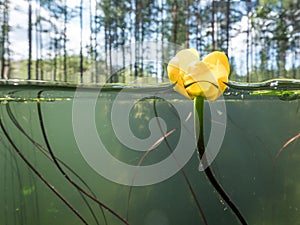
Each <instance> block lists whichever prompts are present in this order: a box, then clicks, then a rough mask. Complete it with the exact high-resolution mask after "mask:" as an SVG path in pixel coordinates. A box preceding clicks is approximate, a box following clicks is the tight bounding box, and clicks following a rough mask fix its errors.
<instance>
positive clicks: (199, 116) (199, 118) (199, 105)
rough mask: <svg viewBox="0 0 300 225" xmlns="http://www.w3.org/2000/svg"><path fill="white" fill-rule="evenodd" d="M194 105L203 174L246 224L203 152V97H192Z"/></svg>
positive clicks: (198, 149) (244, 223)
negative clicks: (203, 167)
mask: <svg viewBox="0 0 300 225" xmlns="http://www.w3.org/2000/svg"><path fill="white" fill-rule="evenodd" d="M194 107H195V117H196V118H195V132H196V135H197V136H196V137H197V139H198V140H197V151H198V154H199V160H200V163H202V165H204V166H205V167H206V168H205V169H204V172H205V175H206V176H207V178H208V180H209V182H210V183H211V184H212V186H213V187H214V188H215V190H216V191H217V192H218V193H219V195H220V196H221V197H222V198H223V200H224V201H225V202H226V203H227V205H228V206H229V207H230V209H231V210H232V212H233V213H234V214H235V215H236V217H237V219H238V220H239V221H240V223H241V224H243V225H247V224H248V223H247V221H246V220H245V218H244V217H243V215H242V213H241V212H240V211H239V209H238V208H237V206H236V205H235V203H234V202H233V201H232V200H231V198H230V197H229V195H228V194H227V193H226V192H225V190H224V189H223V187H222V185H221V184H220V183H219V182H218V181H217V179H216V178H215V175H214V173H213V171H212V169H211V168H210V166H209V165H208V162H207V157H206V154H204V153H205V143H204V98H203V97H201V96H199V97H196V98H195V99H194Z"/></svg>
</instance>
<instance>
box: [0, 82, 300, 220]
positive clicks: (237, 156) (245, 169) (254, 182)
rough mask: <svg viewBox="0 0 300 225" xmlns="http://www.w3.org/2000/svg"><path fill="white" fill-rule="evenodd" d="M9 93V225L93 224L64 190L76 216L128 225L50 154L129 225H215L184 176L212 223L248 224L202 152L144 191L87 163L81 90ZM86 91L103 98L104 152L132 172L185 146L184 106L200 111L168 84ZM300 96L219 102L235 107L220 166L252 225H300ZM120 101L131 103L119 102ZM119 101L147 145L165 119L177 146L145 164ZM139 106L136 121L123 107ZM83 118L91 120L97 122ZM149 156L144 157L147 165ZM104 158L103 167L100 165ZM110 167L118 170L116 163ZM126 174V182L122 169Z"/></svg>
mask: <svg viewBox="0 0 300 225" xmlns="http://www.w3.org/2000/svg"><path fill="white" fill-rule="evenodd" d="M0 90H1V91H0V101H1V104H0V107H1V123H2V125H3V127H4V129H5V131H6V132H5V131H4V130H3V128H2V129H0V182H1V185H0V208H1V209H2V210H0V225H15V224H20V225H25V224H28V225H40V224H43V225H75V224H76V225H77V224H78V225H79V224H83V222H82V221H81V220H80V219H79V218H78V216H76V215H75V213H74V212H72V210H71V209H70V207H68V206H67V204H66V203H65V202H63V201H62V200H61V199H60V198H58V197H57V195H56V194H55V193H54V190H56V191H57V192H59V194H60V195H61V196H62V198H63V199H64V200H66V201H67V202H68V203H69V204H70V205H71V206H72V208H74V209H76V211H77V212H78V213H79V214H80V215H81V216H82V217H83V218H84V219H85V221H86V222H87V224H91V225H94V224H107V225H118V224H125V223H124V222H122V221H121V220H120V219H118V218H117V217H116V216H115V215H113V214H112V213H111V212H110V211H109V210H107V209H103V208H101V207H100V206H99V204H98V203H96V202H95V201H94V200H92V199H90V198H88V197H83V194H82V193H80V191H78V188H76V187H75V186H74V185H73V184H72V183H71V182H69V181H68V179H66V175H64V174H62V172H61V171H60V170H59V168H58V167H57V165H56V164H55V163H54V162H53V159H51V155H50V153H49V147H50V150H51V152H52V153H53V154H54V156H55V157H56V159H59V165H60V166H61V168H62V169H63V171H64V172H65V173H66V174H67V176H68V177H69V178H70V179H71V180H72V181H74V183H76V184H78V185H79V186H80V187H81V188H82V189H83V190H84V191H85V192H87V193H89V194H91V195H93V196H95V198H97V199H98V200H99V201H101V202H103V203H104V204H105V205H107V206H108V207H109V208H110V209H111V210H113V211H114V212H116V213H117V214H119V215H120V216H121V217H123V218H125V219H127V221H128V224H133V225H150V224H151V225H154V224H155V225H182V224H188V225H194V224H195V225H196V224H197V225H199V224H205V223H204V221H203V218H202V217H201V215H200V213H199V210H198V208H197V205H196V201H195V197H193V195H192V194H191V191H190V189H189V186H188V183H187V181H186V179H185V178H184V175H183V172H182V171H184V174H186V176H187V179H188V181H189V182H190V184H191V187H192V189H193V191H194V192H195V194H196V198H197V201H198V202H199V203H200V206H201V209H202V210H203V214H204V215H205V218H206V220H207V224H209V225H228V224H230V225H235V224H237V225H238V224H240V223H239V222H238V220H237V219H236V217H235V215H234V214H233V213H232V211H231V209H230V208H229V207H228V206H227V204H226V203H225V202H224V201H223V199H222V198H221V197H220V195H219V194H218V193H217V191H216V190H215V189H214V188H213V186H212V185H211V184H210V183H209V181H208V179H207V178H206V176H205V174H204V172H202V171H199V170H198V166H199V159H198V156H197V153H196V151H195V152H194V153H193V155H192V157H191V159H190V160H189V161H188V162H187V163H186V164H185V165H184V167H183V168H182V169H181V171H179V172H177V173H176V174H175V175H174V176H171V177H170V178H168V179H166V180H163V181H162V182H158V183H155V184H151V185H146V186H134V187H130V186H128V185H123V184H118V183H115V182H113V181H110V180H108V179H106V178H105V177H104V176H102V175H101V174H99V173H97V172H96V171H95V170H94V169H93V168H92V167H91V166H90V165H89V164H88V162H87V161H86V160H85V158H84V157H83V155H82V152H81V151H82V149H80V148H79V146H78V143H77V142H76V135H74V130H73V128H74V127H73V124H74V121H73V120H72V115H73V114H72V113H73V112H72V110H74V108H73V106H74V96H75V95H76V94H75V91H76V89H75V88H74V87H63V86H46V85H45V86H41V85H33V86H31V85H10V84H9V85H1V89H0ZM81 90H83V92H84V93H86V94H87V95H85V96H84V97H82V99H80V101H82V102H85V101H90V100H91V99H89V98H92V96H95V93H96V95H97V100H96V105H95V106H94V109H95V119H94V121H95V126H96V129H97V131H98V135H99V137H100V139H101V141H102V143H103V146H105V149H107V150H108V151H109V152H110V154H111V155H112V156H113V157H115V158H117V159H119V160H120V161H122V162H125V163H127V164H130V165H138V164H139V163H141V166H144V165H151V164H153V163H156V162H159V161H161V160H163V159H165V158H166V157H168V156H169V155H170V151H172V150H173V149H175V148H176V146H177V145H178V142H179V140H180V134H181V132H182V131H181V130H180V129H179V128H181V123H180V120H179V116H178V112H176V108H174V105H180V107H183V108H185V109H186V110H187V112H188V111H190V112H191V115H192V113H193V102H192V101H191V100H188V99H184V98H182V97H181V96H179V95H178V94H177V93H175V92H174V91H173V90H172V89H171V88H169V87H165V86H164V87H159V86H158V87H155V86H152V87H150V88H143V87H140V88H130V87H120V86H110V87H108V88H102V89H101V92H99V89H98V88H95V87H93V88H83V89H81ZM298 90H300V89H297V88H295V87H293V88H292V89H288V88H286V87H285V88H278V89H277V88H275V89H274V88H271V89H269V88H266V87H263V86H262V87H260V88H250V89H247V88H245V87H244V88H241V89H236V88H235V89H230V91H228V92H227V93H225V95H224V97H225V99H224V100H222V99H221V100H219V101H224V103H225V105H226V112H225V111H224V112H219V113H220V114H222V113H226V130H225V136H224V140H223V142H222V145H221V148H220V150H219V152H218V155H217V157H216V158H215V160H214V161H213V163H212V165H211V168H212V169H213V171H214V174H215V177H216V179H217V180H218V181H219V182H220V183H221V184H222V186H223V188H224V190H225V191H226V192H227V193H228V195H229V196H230V197H231V199H232V200H233V201H234V202H235V204H236V205H237V207H238V208H239V210H240V211H241V212H242V214H243V215H244V217H245V218H246V220H247V221H248V224H251V225H271V224H272V225H274V224H275V225H283V224H291V225H297V224H300V222H299V221H300V179H299V177H300V167H299V165H300V141H298V140H297V135H298V134H299V133H300V120H299V117H300V112H299V111H300V98H298V93H299V91H298ZM145 93H146V95H147V97H145ZM120 94H121V95H122V94H123V95H124V96H125V98H121V99H119V98H118V96H119V95H120ZM89 96H90V97H89ZM151 96H152V97H151ZM156 96H160V97H159V98H157V97H156ZM162 96H165V97H166V98H167V99H168V101H166V100H164V99H163V98H162ZM115 104H117V105H118V107H119V108H118V109H119V111H120V112H119V116H120V117H118V118H124V120H126V121H128V124H129V127H130V131H128V133H133V134H134V135H135V136H136V137H137V138H139V139H141V140H143V139H145V138H147V137H149V135H151V131H150V130H149V123H150V121H151V120H152V119H153V118H155V117H156V116H159V117H160V118H161V119H162V120H163V121H164V122H161V120H159V121H160V122H159V121H157V120H156V121H157V123H158V122H159V123H161V124H163V126H164V127H165V128H166V130H167V131H170V130H172V129H173V130H174V132H172V133H171V134H170V135H168V136H167V138H166V140H167V141H164V140H162V141H161V142H159V143H156V144H157V145H155V143H153V144H154V147H153V150H151V151H150V152H148V154H147V156H145V157H144V154H145V151H135V150H133V149H131V148H130V147H128V146H126V145H125V144H124V143H122V141H120V140H119V139H118V136H117V135H116V133H115V130H114V127H113V125H112V120H113V118H112V116H111V112H112V107H113V106H114V105H115ZM131 104H132V105H133V107H132V108H131V110H130V113H129V114H128V115H126V113H125V110H124V111H123V110H122V107H124V109H125V108H126V107H127V106H128V105H131ZM39 110H40V112H39ZM39 113H40V114H39ZM210 113H211V112H210V107H209V104H208V103H207V102H206V103H205V129H204V130H205V137H206V140H207V139H208V136H209V134H210V131H211V126H212V125H211V124H212V123H213V122H214V121H212V118H211V114H210ZM40 115H42V123H41V117H40ZM80 119H82V121H86V120H89V119H91V118H80ZM153 121H154V122H155V120H152V122H153ZM43 127H44V131H45V133H46V136H47V140H48V146H47V143H46V140H45V137H44V136H43ZM83 129H84V130H83V131H82V132H84V133H86V135H87V136H89V135H91V133H90V131H89V130H88V128H86V127H85V128H83ZM25 134H26V135H25ZM161 135H163V134H161ZM191 135H193V134H191ZM7 136H8V137H7ZM9 138H10V139H11V141H12V142H13V143H14V145H13V144H12V143H10V141H9ZM293 138H294V139H293ZM90 144H91V145H92V143H90ZM132 144H133V145H134V143H132ZM285 144H286V146H284V145H285ZM85 147H86V148H85V149H84V151H89V149H90V148H91V146H90V145H89V144H87V145H86V146H85ZM145 148H149V147H146V146H145ZM102 150H103V149H99V151H102ZM280 150H282V151H281V152H280V154H278V153H279V151H280ZM18 151H19V152H18ZM21 155H22V156H23V158H22V157H21ZM24 159H25V160H27V162H29V163H30V165H32V166H33V168H34V169H35V170H34V171H37V172H38V173H39V174H40V175H42V177H43V179H44V180H45V181H46V182H48V184H49V185H50V187H52V189H51V188H49V187H47V185H46V184H45V182H43V181H42V180H41V178H40V177H38V176H37V174H36V173H35V172H34V171H33V169H32V168H30V167H29V166H28V164H26V163H25V162H24ZM141 159H144V160H142V162H141ZM95 161H96V162H97V161H99V162H101V163H103V161H101V160H99V159H97V158H95ZM104 164H105V162H104ZM66 165H67V166H66ZM105 167H107V168H109V169H110V170H114V169H115V167H114V165H111V164H109V163H107V165H106V164H105ZM158 172H161V173H163V171H158ZM119 174H120V176H122V174H123V173H122V171H119Z"/></svg>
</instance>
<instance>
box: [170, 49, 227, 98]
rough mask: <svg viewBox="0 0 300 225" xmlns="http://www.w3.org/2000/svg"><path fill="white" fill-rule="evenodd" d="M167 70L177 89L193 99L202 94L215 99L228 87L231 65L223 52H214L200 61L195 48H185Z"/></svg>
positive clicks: (171, 61)
mask: <svg viewBox="0 0 300 225" xmlns="http://www.w3.org/2000/svg"><path fill="white" fill-rule="evenodd" d="M167 70H168V76H169V78H170V81H171V82H172V83H175V87H174V89H175V91H177V92H179V93H180V94H182V95H184V96H186V97H188V98H191V99H194V98H195V97H197V96H202V97H204V98H206V99H207V100H209V101H214V100H216V99H217V98H218V97H219V96H220V95H222V93H223V92H224V91H225V89H226V84H225V83H227V82H228V76H229V73H230V66H229V62H228V58H227V56H226V55H225V54H224V53H222V52H218V51H215V52H212V53H210V54H208V55H207V56H205V57H204V59H203V60H202V61H200V60H199V55H198V52H197V51H196V50H195V49H185V50H181V51H179V52H178V53H177V54H176V56H175V57H174V58H172V59H171V60H170V62H169V64H168V67H167Z"/></svg>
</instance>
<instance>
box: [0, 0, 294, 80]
mask: <svg viewBox="0 0 300 225" xmlns="http://www.w3.org/2000/svg"><path fill="white" fill-rule="evenodd" d="M0 11H1V13H0V32H1V36H0V65H1V66H0V68H1V72H0V73H1V78H2V79H13V78H21V79H30V80H35V79H40V80H52V81H65V82H76V83H100V82H130V81H132V80H134V79H137V78H138V77H151V78H153V79H154V80H155V81H163V80H164V77H166V72H165V64H166V63H167V60H168V59H169V58H170V57H171V56H173V55H174V54H175V52H176V51H178V50H179V49H180V48H190V47H192V48H196V49H197V50H198V51H199V54H200V57H203V56H204V55H206V54H208V53H209V52H211V51H214V50H219V51H223V52H225V53H226V54H227V55H228V57H229V60H230V63H231V75H230V79H231V80H235V81H244V82H256V81H262V80H267V79H272V78H298V79H299V78H300V0H281V1H277V0H252V1H251V0H245V1H229V0H227V1H226V0H225V1H214V0H140V1H138V0H123V1H119V0H20V1H13V0H0ZM16 15H17V16H16ZM17 18H22V19H21V22H16V21H17ZM74 30H75V32H74ZM71 31H73V32H71ZM18 43H22V44H19V45H18ZM149 49H150V52H151V57H150V58H149V56H148V55H147V52H148V51H149ZM20 52H21V53H20Z"/></svg>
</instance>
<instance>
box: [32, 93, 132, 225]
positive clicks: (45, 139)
mask: <svg viewBox="0 0 300 225" xmlns="http://www.w3.org/2000/svg"><path fill="white" fill-rule="evenodd" d="M42 93H43V90H41V91H39V92H38V95H37V110H38V116H39V121H40V127H41V130H42V135H43V138H44V141H45V144H46V146H47V149H48V151H49V154H50V156H51V158H52V159H53V162H54V164H55V165H56V167H57V169H58V170H59V171H60V172H61V174H62V175H63V176H64V178H65V179H66V180H67V181H68V182H69V183H70V184H71V185H73V186H74V187H75V188H76V189H77V190H79V191H80V192H81V193H83V194H84V195H86V196H87V197H89V198H90V199H91V200H93V201H94V202H96V203H98V204H100V205H101V206H102V207H103V208H105V209H106V210H107V211H109V212H110V213H111V214H112V215H114V216H115V217H116V218H118V219H119V220H120V221H121V222H123V223H124V224H126V225H130V224H129V222H128V221H126V220H125V219H124V218H123V217H121V216H120V215H119V214H118V213H116V212H115V211H114V210H112V209H111V208H110V207H108V206H107V205H106V204H104V203H103V202H101V201H100V200H99V199H97V198H95V197H94V196H92V195H91V194H90V193H88V192H86V191H85V190H83V189H82V188H81V187H80V186H79V185H78V184H77V183H76V182H75V181H74V180H73V179H71V177H69V175H68V174H67V173H66V172H65V171H64V169H63V168H62V167H61V166H60V164H59V162H58V161H57V159H56V157H55V155H54V152H53V151H52V148H51V146H50V142H49V140H48V138H47V134H46V129H45V126H44V120H43V115H42V109H41V104H40V99H41V94H42Z"/></svg>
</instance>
